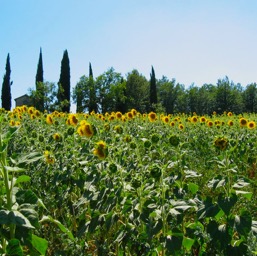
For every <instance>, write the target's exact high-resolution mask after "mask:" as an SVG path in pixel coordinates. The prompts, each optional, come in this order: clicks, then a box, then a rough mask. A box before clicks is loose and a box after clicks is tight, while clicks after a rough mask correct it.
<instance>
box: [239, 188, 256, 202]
mask: <svg viewBox="0 0 257 256" xmlns="http://www.w3.org/2000/svg"><path fill="white" fill-rule="evenodd" d="M235 192H236V194H237V195H242V196H243V197H245V198H246V199H248V200H251V199H252V195H253V193H252V192H248V191H241V190H236V191H235Z"/></svg>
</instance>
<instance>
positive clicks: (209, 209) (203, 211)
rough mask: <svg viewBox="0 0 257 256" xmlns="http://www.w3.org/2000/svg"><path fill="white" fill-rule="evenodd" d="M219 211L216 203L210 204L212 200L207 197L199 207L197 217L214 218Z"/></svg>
mask: <svg viewBox="0 0 257 256" xmlns="http://www.w3.org/2000/svg"><path fill="white" fill-rule="evenodd" d="M219 211H220V209H219V206H218V205H217V204H216V203H212V199H211V198H210V197H207V198H206V200H205V201H204V202H203V204H202V205H200V206H199V209H198V212H197V216H198V218H199V219H204V218H206V217H215V216H216V215H217V214H218V213H219Z"/></svg>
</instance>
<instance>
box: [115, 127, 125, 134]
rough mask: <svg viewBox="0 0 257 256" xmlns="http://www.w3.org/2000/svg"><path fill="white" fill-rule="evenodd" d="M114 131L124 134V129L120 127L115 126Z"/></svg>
mask: <svg viewBox="0 0 257 256" xmlns="http://www.w3.org/2000/svg"><path fill="white" fill-rule="evenodd" d="M114 130H115V131H116V132H117V133H118V134H122V132H123V128H122V127H121V126H120V125H116V126H114Z"/></svg>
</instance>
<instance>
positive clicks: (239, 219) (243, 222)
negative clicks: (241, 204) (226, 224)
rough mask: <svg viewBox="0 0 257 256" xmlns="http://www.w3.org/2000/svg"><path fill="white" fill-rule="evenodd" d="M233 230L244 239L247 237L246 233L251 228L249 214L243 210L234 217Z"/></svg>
mask: <svg viewBox="0 0 257 256" xmlns="http://www.w3.org/2000/svg"><path fill="white" fill-rule="evenodd" d="M235 228H236V230H237V232H238V233H239V234H241V235H243V236H245V237H247V235H248V233H249V232H250V231H251V228H252V216H251V213H250V212H248V211H246V210H243V211H242V212H241V214H240V215H239V216H238V215H236V216H235Z"/></svg>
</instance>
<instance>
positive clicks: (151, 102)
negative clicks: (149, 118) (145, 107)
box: [150, 66, 157, 111]
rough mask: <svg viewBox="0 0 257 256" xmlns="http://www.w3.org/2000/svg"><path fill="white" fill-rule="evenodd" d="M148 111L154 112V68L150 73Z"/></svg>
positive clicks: (155, 93) (155, 91)
mask: <svg viewBox="0 0 257 256" xmlns="http://www.w3.org/2000/svg"><path fill="white" fill-rule="evenodd" d="M150 77H151V79H150V110H151V111H154V110H155V105H156V104H157V89H156V78H155V72H154V68H153V66H152V72H151V74H150Z"/></svg>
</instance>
